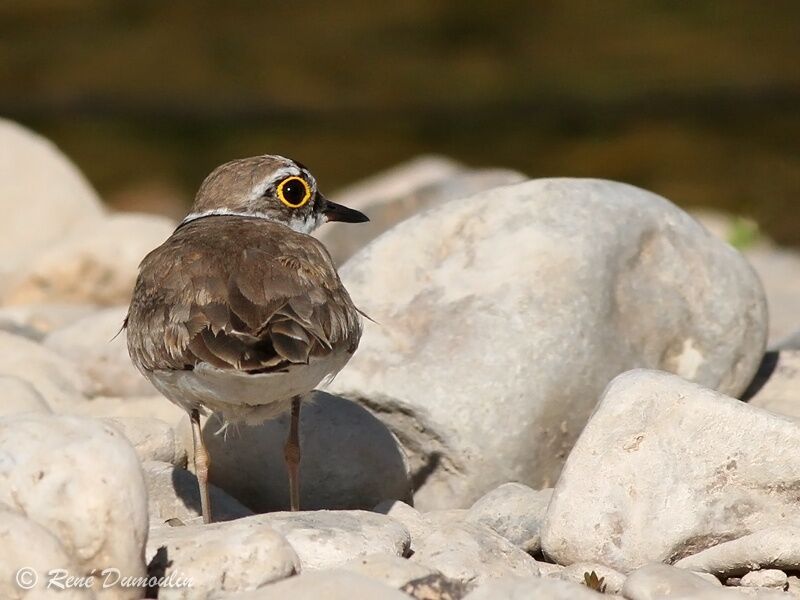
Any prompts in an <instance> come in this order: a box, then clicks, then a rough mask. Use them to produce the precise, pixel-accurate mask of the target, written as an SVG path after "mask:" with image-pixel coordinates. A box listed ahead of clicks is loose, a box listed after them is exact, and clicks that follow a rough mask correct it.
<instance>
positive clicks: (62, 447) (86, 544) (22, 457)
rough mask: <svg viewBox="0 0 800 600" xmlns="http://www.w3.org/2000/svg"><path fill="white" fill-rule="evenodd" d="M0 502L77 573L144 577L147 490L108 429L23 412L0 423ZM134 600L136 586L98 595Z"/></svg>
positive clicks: (126, 448)
mask: <svg viewBox="0 0 800 600" xmlns="http://www.w3.org/2000/svg"><path fill="white" fill-rule="evenodd" d="M0 504H4V505H6V506H8V507H10V508H13V510H15V511H16V512H18V513H19V514H21V515H25V516H26V517H27V518H29V519H30V520H32V521H34V522H35V523H38V524H39V525H41V526H42V527H44V528H46V529H47V530H49V531H50V532H51V533H52V534H53V535H55V536H56V537H57V538H58V540H59V541H60V543H61V545H62V546H63V547H64V550H65V551H66V553H67V555H68V556H70V557H72V558H74V560H75V562H76V563H77V565H78V567H79V568H80V573H77V575H89V574H90V573H92V572H93V571H97V572H100V571H102V570H103V569H106V568H113V569H118V570H119V571H120V573H122V574H123V575H126V576H130V577H141V576H143V575H144V574H145V562H144V546H145V541H146V538H147V492H146V489H145V484H144V478H143V476H142V470H141V468H140V466H139V460H138V459H137V457H136V453H135V452H134V450H133V448H132V447H131V446H130V444H129V443H128V442H127V441H126V440H125V438H124V437H123V436H122V434H121V433H120V432H119V431H117V430H116V429H114V428H113V427H111V426H110V425H107V424H104V423H100V422H99V421H94V420H90V419H82V418H77V417H67V416H55V415H39V414H34V413H28V414H25V415H19V416H16V417H7V418H4V419H0ZM95 591H96V593H97V594H98V596H99V595H102V596H103V597H106V596H107V597H109V598H138V597H141V595H142V594H143V592H142V590H140V589H137V588H118V587H113V588H106V589H97V590H95Z"/></svg>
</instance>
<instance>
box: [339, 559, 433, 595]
mask: <svg viewBox="0 0 800 600" xmlns="http://www.w3.org/2000/svg"><path fill="white" fill-rule="evenodd" d="M340 568H341V569H343V570H345V571H352V572H353V573H358V574H360V575H364V576H366V577H369V578H371V579H376V580H378V581H380V582H382V583H385V584H386V585H388V586H389V587H393V588H395V589H398V590H399V589H400V588H402V587H403V586H405V585H406V584H408V583H409V582H410V581H414V580H417V579H422V578H424V577H429V576H431V575H435V574H436V573H437V571H436V570H435V569H432V568H430V567H426V566H425V565H422V564H420V563H417V562H413V561H411V560H408V559H407V558H402V557H400V556H397V555H396V554H370V555H369V556H360V557H358V558H354V559H353V560H350V561H348V562H346V563H344V564H343V565H341V567H340Z"/></svg>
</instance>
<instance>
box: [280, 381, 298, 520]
mask: <svg viewBox="0 0 800 600" xmlns="http://www.w3.org/2000/svg"><path fill="white" fill-rule="evenodd" d="M300 400H301V398H300V396H295V397H294V398H292V422H291V424H290V425H289V435H288V436H287V437H286V444H285V445H284V446H283V457H284V458H285V459H286V470H287V472H288V473H289V503H290V506H291V510H293V511H297V510H300V431H299V429H300Z"/></svg>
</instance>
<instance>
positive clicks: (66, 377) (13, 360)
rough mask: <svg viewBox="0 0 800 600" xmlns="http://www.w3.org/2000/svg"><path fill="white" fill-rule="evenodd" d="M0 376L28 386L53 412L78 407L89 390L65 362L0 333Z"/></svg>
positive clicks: (33, 344)
mask: <svg viewBox="0 0 800 600" xmlns="http://www.w3.org/2000/svg"><path fill="white" fill-rule="evenodd" d="M0 375H8V376H13V377H16V378H18V379H21V380H23V381H27V382H28V383H30V384H31V385H32V386H33V388H34V389H35V390H36V392H37V393H38V394H39V395H40V396H41V397H42V398H43V399H44V400H45V402H47V404H48V405H49V406H50V407H51V408H53V409H55V410H58V409H62V408H66V407H73V406H75V405H77V404H82V403H83V401H84V399H85V397H86V396H88V395H89V393H90V391H91V389H92V386H91V382H90V381H89V379H88V378H87V377H86V376H85V375H84V374H83V373H80V372H79V369H78V368H77V367H76V366H75V365H74V364H73V363H71V362H70V361H68V360H67V359H65V358H63V357H61V356H59V355H58V354H56V353H55V352H53V351H52V350H49V349H47V348H44V347H43V346H40V345H39V344H37V343H36V342H32V341H31V340H29V339H27V338H24V337H20V336H18V335H13V334H10V333H6V332H4V331H0Z"/></svg>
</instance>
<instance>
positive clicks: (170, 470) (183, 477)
mask: <svg viewBox="0 0 800 600" xmlns="http://www.w3.org/2000/svg"><path fill="white" fill-rule="evenodd" d="M142 470H143V471H144V477H145V483H146V484H147V504H148V512H149V514H150V526H151V527H153V526H161V525H163V524H165V523H166V522H167V521H170V520H172V519H178V520H179V521H181V522H182V523H184V524H187V523H192V522H194V521H197V520H202V516H203V513H202V510H201V506H200V488H199V487H198V483H197V477H195V475H194V473H190V472H189V471H187V470H186V469H181V468H177V467H175V466H173V465H171V464H169V463H165V462H157V461H148V462H145V463H143V464H142ZM209 495H210V496H211V515H212V517H213V520H214V522H218V521H230V520H232V519H239V518H242V517H249V516H251V515H252V514H253V511H251V510H250V509H249V508H247V507H246V506H244V505H243V504H242V503H241V502H239V501H238V500H236V499H235V498H233V497H231V496H229V495H228V494H226V493H225V492H224V491H222V490H221V489H219V488H218V487H217V486H215V485H213V484H209Z"/></svg>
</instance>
